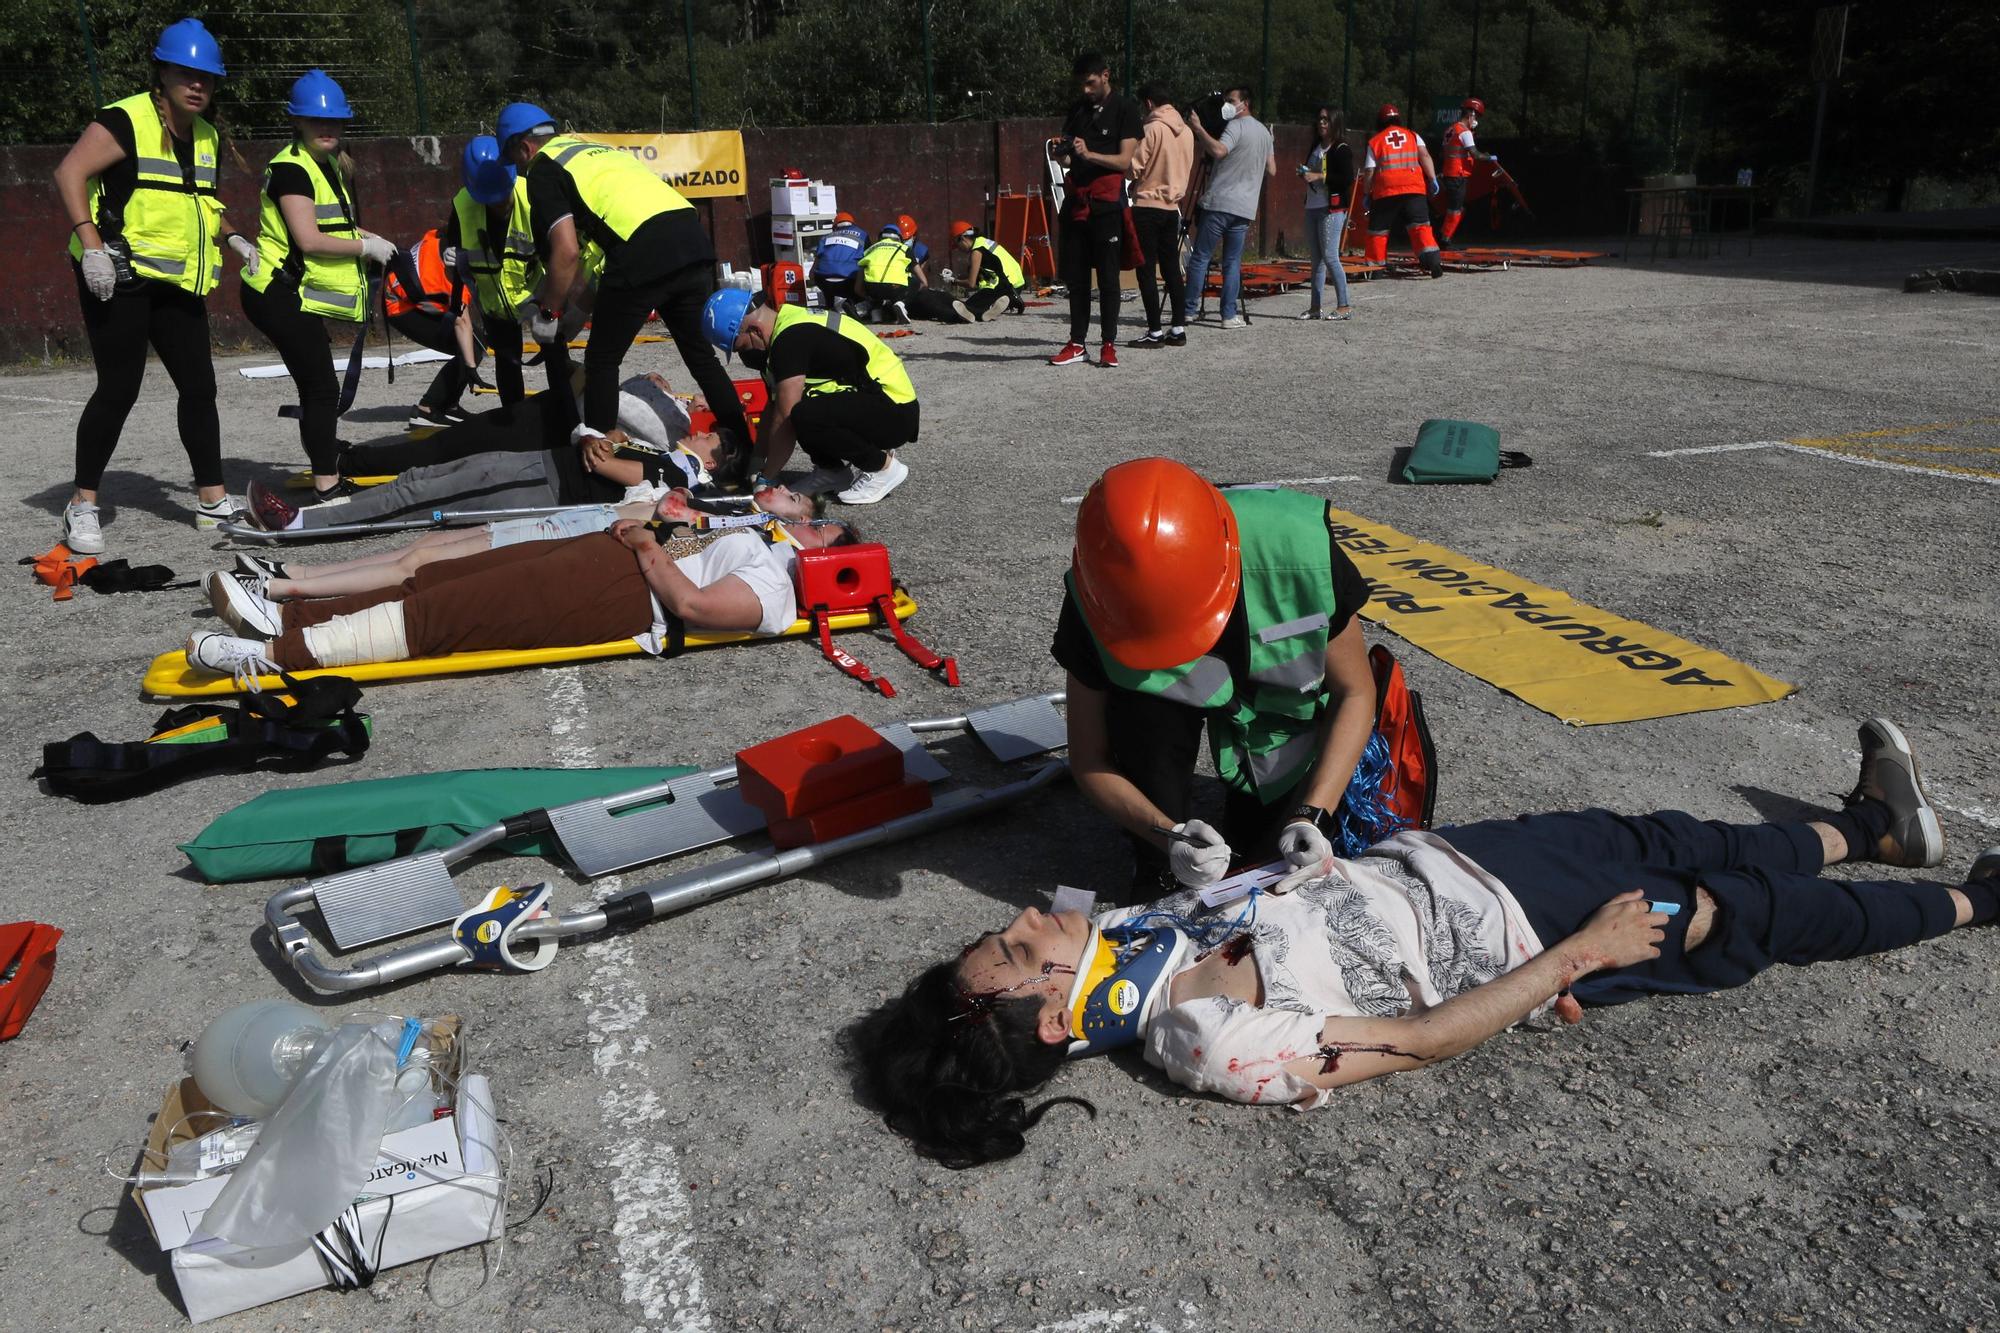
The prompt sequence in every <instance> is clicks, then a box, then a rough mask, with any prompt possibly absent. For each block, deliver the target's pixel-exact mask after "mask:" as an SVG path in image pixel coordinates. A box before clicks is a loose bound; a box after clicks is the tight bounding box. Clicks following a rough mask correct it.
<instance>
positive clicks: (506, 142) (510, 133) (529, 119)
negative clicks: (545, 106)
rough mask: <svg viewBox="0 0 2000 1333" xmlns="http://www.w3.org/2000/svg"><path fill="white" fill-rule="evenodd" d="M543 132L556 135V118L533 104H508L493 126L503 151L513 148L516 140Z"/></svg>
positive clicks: (502, 109)
mask: <svg viewBox="0 0 2000 1333" xmlns="http://www.w3.org/2000/svg"><path fill="white" fill-rule="evenodd" d="M541 130H546V131H547V132H548V133H550V134H554V133H555V132H556V118H555V117H554V116H552V115H550V114H549V113H548V112H546V111H544V110H542V109H541V108H540V107H538V106H536V105H535V104H534V103H533V102H510V103H508V104H507V105H506V106H505V107H503V108H501V111H500V119H499V121H498V122H496V123H495V124H494V126H493V132H494V134H495V135H496V136H497V137H498V138H499V140H500V147H501V148H502V149H508V148H512V147H513V146H514V140H516V139H518V138H520V137H521V136H522V135H524V134H534V133H536V132H537V131H541Z"/></svg>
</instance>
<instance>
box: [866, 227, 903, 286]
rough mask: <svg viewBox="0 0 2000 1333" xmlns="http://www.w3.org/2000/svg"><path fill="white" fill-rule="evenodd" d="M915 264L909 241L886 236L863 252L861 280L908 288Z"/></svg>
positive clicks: (898, 237)
mask: <svg viewBox="0 0 2000 1333" xmlns="http://www.w3.org/2000/svg"><path fill="white" fill-rule="evenodd" d="M915 262H916V260H915V258H914V256H912V254H911V253H910V243H909V242H908V241H906V240H904V239H903V238H902V237H900V236H884V237H883V238H882V239H881V240H879V241H877V242H875V244H873V245H871V246H869V247H868V248H867V249H866V250H863V251H862V252H861V280H862V281H863V282H881V283H887V284H888V285H889V286H891V287H907V286H909V285H910V266H911V265H912V264H914V263H915Z"/></svg>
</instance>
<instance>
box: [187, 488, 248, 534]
mask: <svg viewBox="0 0 2000 1333" xmlns="http://www.w3.org/2000/svg"><path fill="white" fill-rule="evenodd" d="M249 517H250V511H249V510H248V509H247V508H245V507H244V504H243V502H242V501H241V500H239V499H237V498H236V497H235V496H233V495H225V496H223V497H222V498H221V499H220V500H217V501H216V502H215V503H214V504H210V503H209V502H208V501H206V500H197V501H195V506H194V528H195V531H196V532H214V531H215V530H216V529H217V528H219V527H221V526H222V525H223V524H224V523H241V522H243V521H245V520H246V519H248V518H249Z"/></svg>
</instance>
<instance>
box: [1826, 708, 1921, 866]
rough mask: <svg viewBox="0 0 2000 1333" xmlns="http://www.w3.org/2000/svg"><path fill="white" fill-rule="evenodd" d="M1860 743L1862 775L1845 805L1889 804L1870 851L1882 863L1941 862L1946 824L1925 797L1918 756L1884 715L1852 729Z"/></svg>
mask: <svg viewBox="0 0 2000 1333" xmlns="http://www.w3.org/2000/svg"><path fill="white" fill-rule="evenodd" d="M1855 736H1856V739H1857V740H1859V741H1860V743H1861V776H1860V779H1859V780H1858V781H1856V783H1855V784H1854V790H1853V791H1852V792H1851V793H1849V794H1848V797H1847V803H1848V804H1849V805H1853V804H1856V803H1857V802H1860V801H1865V800H1876V801H1881V802H1882V803H1883V804H1885V805H1887V806H1888V807H1889V831H1888V832H1887V833H1885V834H1883V835H1882V840H1881V842H1880V843H1879V844H1877V845H1876V846H1874V847H1871V848H1869V849H1868V857H1869V859H1870V860H1873V861H1879V862H1881V863H1882V864H1883V865H1891V866H1908V867H1911V868H1921V867H1925V866H1934V865H1937V864H1938V863H1939V862H1941V861H1943V860H1944V828H1943V826H1942V825H1940V824H1939V823H1938V817H1937V811H1935V810H1933V809H1931V803H1930V801H1929V800H1928V799H1927V798H1926V797H1925V796H1924V787H1923V780H1922V776H1921V775H1920V774H1919V773H1918V771H1917V756H1916V755H1915V754H1914V753H1912V752H1911V750H1910V742H1909V740H1908V738H1907V737H1905V736H1904V735H1903V732H1902V728H1900V727H1898V726H1897V725H1896V724H1895V723H1893V722H1891V721H1889V720H1888V719H1887V718H1880V717H1877V718H1870V719H1869V720H1868V721H1866V722H1864V723H1862V724H1861V729H1860V730H1859V731H1857V732H1856V733H1855Z"/></svg>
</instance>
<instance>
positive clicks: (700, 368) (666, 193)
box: [495, 102, 750, 439]
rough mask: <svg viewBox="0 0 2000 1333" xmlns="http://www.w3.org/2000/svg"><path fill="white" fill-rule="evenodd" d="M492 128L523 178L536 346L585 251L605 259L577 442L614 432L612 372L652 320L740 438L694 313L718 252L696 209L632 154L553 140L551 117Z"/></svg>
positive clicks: (725, 378) (553, 327)
mask: <svg viewBox="0 0 2000 1333" xmlns="http://www.w3.org/2000/svg"><path fill="white" fill-rule="evenodd" d="M495 129H496V130H497V137H498V138H499V140H500V151H501V154H502V156H503V158H504V159H505V160H506V161H508V162H510V163H512V164H513V165H514V167H515V168H516V169H518V170H519V171H520V172H521V174H522V175H524V176H525V177H526V178H527V189H528V209H529V232H530V234H531V236H532V237H533V239H534V244H535V253H536V254H537V255H539V256H540V257H541V261H542V268H543V274H542V284H541V288H540V290H539V291H538V292H537V293H536V295H535V298H534V303H533V318H532V319H531V320H530V323H529V329H530V331H531V332H532V333H533V334H534V336H535V341H536V342H538V343H541V344H543V345H545V346H546V345H548V344H550V343H553V342H555V341H557V339H558V337H559V335H560V334H561V333H562V332H563V330H564V329H565V327H566V326H565V324H564V319H563V316H564V314H565V313H567V312H566V306H567V304H568V301H569V295H570V292H571V291H572V290H573V289H574V287H575V285H576V280H577V274H578V272H579V270H580V268H581V267H582V265H583V252H584V245H585V243H586V242H592V243H595V244H596V245H597V246H598V247H599V248H600V249H601V250H603V252H604V273H603V277H602V278H601V279H600V280H599V283H598V289H597V302H596V305H595V307H594V308H593V309H592V311H591V315H590V319H591V325H590V345H589V347H588V348H587V349H586V350H585V351H584V354H583V421H582V425H581V428H580V429H581V433H582V434H585V435H603V434H604V433H605V432H606V431H609V430H611V429H613V428H614V427H616V426H617V424H618V382H619V370H620V367H621V366H623V365H624V362H625V354H626V353H627V352H628V351H630V350H631V349H632V343H633V340H634V339H636V338H637V337H638V336H639V330H640V329H641V328H643V327H645V323H646V320H647V318H648V317H649V316H650V315H652V313H653V312H654V311H658V312H659V315H660V322H661V323H663V324H665V325H666V329H667V334H668V336H670V337H671V338H672V339H673V340H674V346H675V347H676V348H677V349H679V351H680V354H681V361H682V362H683V363H684V364H685V365H686V366H687V368H688V371H689V373H690V374H692V375H693V376H694V378H695V382H696V383H697V384H699V385H700V386H701V391H702V394H703V396H704V397H706V398H707V399H708V404H709V407H710V408H711V409H712V410H713V411H714V412H715V413H716V416H717V417H718V419H719V420H720V421H721V423H722V424H723V425H725V426H728V427H730V428H732V429H734V430H736V431H738V432H739V433H741V434H742V435H743V437H744V438H745V439H748V438H749V435H750V424H749V422H748V420H746V419H745V417H744V415H743V405H742V403H741V402H740V401H739V400H738V399H737V397H736V388H735V386H734V385H732V384H731V383H730V382H729V375H728V373H727V372H726V371H724V370H723V368H722V363H721V362H720V361H719V360H717V359H716V356H715V349H714V348H713V347H710V346H709V345H708V342H707V340H706V339H705V338H704V337H703V335H702V327H701V312H702V304H703V302H705V301H706V300H707V299H708V295H709V293H710V292H712V291H714V290H715V248H714V246H712V245H711V244H710V243H709V239H708V233H707V232H706V231H704V230H703V229H702V225H701V217H700V215H699V214H697V213H696V212H695V208H694V205H693V204H691V203H689V202H688V201H687V200H686V199H685V198H683V197H682V195H681V192H680V191H679V190H676V189H675V188H674V187H673V186H671V185H669V184H667V183H666V182H665V181H663V180H661V179H660V178H659V177H658V176H655V175H654V174H653V173H652V172H651V171H648V170H647V169H646V168H645V166H644V165H642V164H641V163H640V162H639V160H638V159H637V158H635V157H633V156H632V155H631V154H630V153H627V152H624V151H623V150H621V149H617V148H611V147H608V146H606V145H604V144H594V143H588V142H586V141H584V140H582V139H579V138H577V137H576V136H574V135H569V134H560V135H559V134H557V133H556V123H555V117H553V116H551V115H550V114H549V113H548V112H546V111H544V110H542V109H541V108H540V107H538V106H535V105H533V104H532V103H528V102H515V103H512V104H511V105H509V106H507V107H506V108H504V109H503V110H502V111H501V112H500V120H499V123H498V125H496V126H495ZM578 322H580V321H578Z"/></svg>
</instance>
